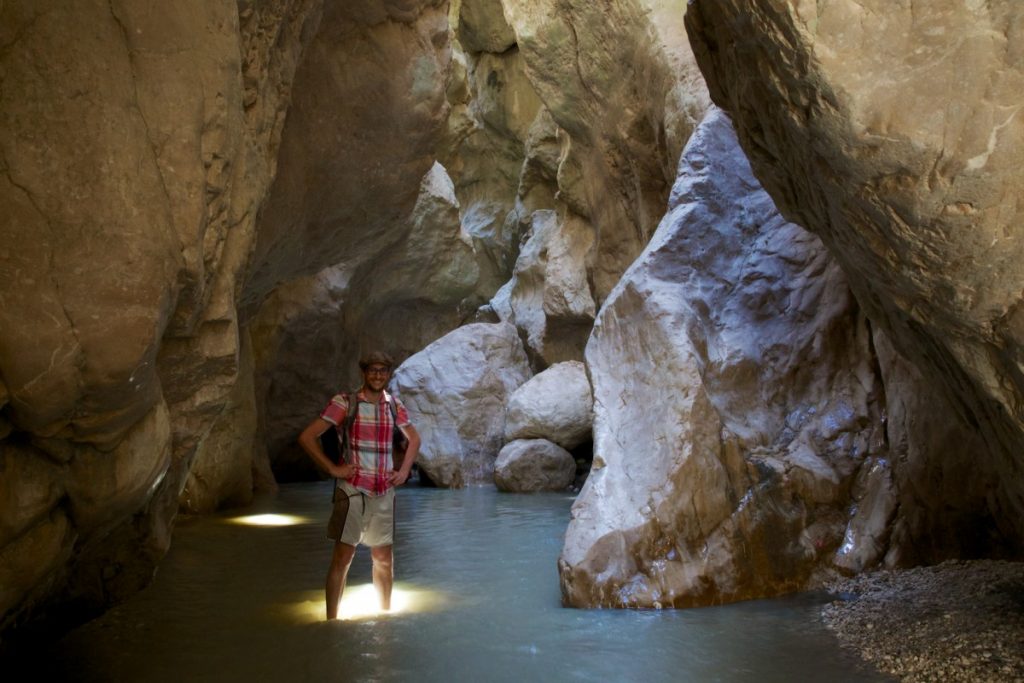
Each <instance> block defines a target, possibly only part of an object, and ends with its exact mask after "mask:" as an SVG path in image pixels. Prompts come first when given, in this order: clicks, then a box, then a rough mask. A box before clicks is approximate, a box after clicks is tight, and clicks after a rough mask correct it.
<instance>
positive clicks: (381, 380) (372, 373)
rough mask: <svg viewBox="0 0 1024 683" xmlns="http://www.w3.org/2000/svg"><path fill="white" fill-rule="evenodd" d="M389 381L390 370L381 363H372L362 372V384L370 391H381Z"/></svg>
mask: <svg viewBox="0 0 1024 683" xmlns="http://www.w3.org/2000/svg"><path fill="white" fill-rule="evenodd" d="M389 379H391V369H390V368H389V367H388V366H386V365H383V364H381V363H374V364H373V365H370V366H369V367H367V368H366V369H365V370H363V382H364V383H365V384H366V386H367V387H368V388H369V389H371V390H372V391H382V390H383V389H384V387H386V386H387V385H388V380H389Z"/></svg>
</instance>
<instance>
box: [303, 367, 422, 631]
mask: <svg viewBox="0 0 1024 683" xmlns="http://www.w3.org/2000/svg"><path fill="white" fill-rule="evenodd" d="M393 366H394V361H393V360H392V358H391V356H389V355H388V354H386V353H382V352H380V351H374V352H372V353H369V354H367V355H365V356H363V358H361V359H360V360H359V369H360V370H362V373H363V386H362V387H361V388H360V389H359V391H358V392H356V393H355V394H354V395H347V394H338V395H337V396H335V397H334V398H332V399H331V402H330V403H329V404H327V407H326V408H324V410H323V412H322V413H320V417H318V418H316V419H315V420H313V421H312V422H310V423H309V426H307V427H306V428H305V429H304V430H303V431H302V434H301V435H299V445H300V446H302V448H303V450H305V451H306V453H308V454H309V456H310V457H311V458H313V461H314V462H315V463H316V464H317V466H319V467H320V469H322V470H323V471H324V472H326V473H327V474H329V475H331V476H332V477H335V478H336V480H337V485H336V487H335V489H334V510H333V512H332V513H331V520H330V522H328V524H327V535H328V537H329V538H331V539H332V540H334V553H333V554H332V556H331V566H330V569H329V570H328V571H327V588H326V593H327V618H328V619H337V618H338V603H339V602H340V601H341V594H342V592H343V591H344V590H345V581H346V579H347V578H348V570H349V567H350V566H351V565H352V558H353V557H355V553H356V546H357V545H359V544H360V543H362V544H363V545H366V546H369V548H370V556H371V557H372V558H373V585H374V586H375V587H376V589H377V595H378V597H379V598H380V606H381V609H383V610H388V609H391V586H392V583H393V581H394V569H393V564H394V563H393V557H394V556H393V553H392V543H393V541H394V519H395V516H394V515H395V487H396V486H401V485H402V484H404V483H405V481H406V479H408V478H409V470H410V469H411V468H412V463H413V461H414V460H415V459H416V453H417V452H418V451H419V447H420V437H419V434H417V432H416V428H415V427H413V426H412V424H411V423H410V422H409V414H408V412H407V411H406V409H405V406H403V405H402V403H401V402H400V401H399V400H398V399H397V398H395V397H394V396H391V395H390V394H389V393H388V392H387V391H385V390H384V388H385V387H386V386H387V385H388V381H389V380H390V379H391V369H392V367H393ZM392 405H393V407H394V413H392ZM350 412H351V414H352V415H353V416H354V419H353V420H349V422H350V423H351V426H350V427H349V430H348V432H349V433H348V444H349V452H348V454H347V458H348V461H347V462H344V463H339V464H337V465H336V464H334V463H333V462H331V460H330V459H329V458H328V457H327V456H326V455H324V451H323V447H322V446H321V445H320V435H321V434H323V433H324V432H325V431H327V430H328V429H331V428H335V427H338V428H340V429H343V428H344V425H345V422H346V419H345V418H346V416H347V415H349V414H350ZM392 415H394V416H395V417H397V420H396V419H395V418H394V417H392ZM396 422H397V426H398V428H399V429H400V430H401V431H402V433H403V434H405V437H406V438H407V439H408V440H409V446H408V449H407V450H406V455H405V459H404V460H403V461H402V465H401V468H399V469H397V470H396V469H395V468H394V463H393V459H392V455H393V454H392V445H391V444H392V435H393V429H394V426H395V423H396ZM339 438H340V434H339Z"/></svg>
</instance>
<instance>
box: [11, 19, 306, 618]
mask: <svg viewBox="0 0 1024 683" xmlns="http://www.w3.org/2000/svg"><path fill="white" fill-rule="evenodd" d="M319 9H320V8H319V2H314V1H306V0H292V1H284V0H281V1H277V2H266V3H250V2H228V1H219V2H181V3H172V4H139V3H131V2H120V1H118V0H114V1H113V2H86V1H83V2H75V3H63V2H5V3H3V5H2V6H0V44H3V45H5V46H7V48H8V49H6V50H4V51H3V53H2V55H0V73H2V74H3V89H2V94H0V126H2V127H3V129H4V131H5V134H4V136H3V141H2V142H0V169H2V171H3V172H2V174H0V176H2V179H0V205H2V206H3V207H4V210H3V211H2V212H0V244H2V245H3V246H2V247H0V262H2V267H0V290H2V291H3V298H2V303H0V329H2V330H3V334H2V335H0V376H2V378H3V379H2V381H0V384H2V386H3V389H2V390H0V411H2V413H3V420H2V421H0V433H2V434H3V436H4V437H5V438H4V440H3V441H2V442H0V461H3V465H0V467H3V468H4V470H5V471H6V472H13V473H15V474H17V475H18V478H19V479H18V481H19V482H20V476H21V474H22V473H29V474H28V475H26V476H31V477H32V481H34V482H35V483H34V484H31V485H29V487H28V488H29V490H30V491H35V492H37V493H32V494H30V498H31V499H32V500H33V501H34V502H33V503H32V505H31V506H30V507H29V511H28V512H27V513H26V512H22V513H19V514H17V515H13V516H12V517H10V518H9V519H10V520H11V521H10V522H8V529H7V531H8V535H7V536H6V539H5V541H4V545H3V546H2V547H0V558H2V559H0V573H2V574H3V576H4V582H3V583H4V592H3V600H2V603H0V612H2V614H3V616H2V618H0V628H7V627H9V626H10V625H12V624H16V623H18V622H19V621H20V620H22V619H23V618H25V617H26V616H27V615H29V614H30V613H36V614H38V613H40V612H41V611H42V607H41V605H45V604H47V603H48V601H50V600H51V598H54V597H55V596H57V601H58V602H62V603H71V602H74V603H75V604H76V605H79V606H81V607H83V608H85V609H86V610H89V609H93V608H99V607H102V606H103V605H104V604H107V603H109V602H110V601H112V600H117V599H119V598H121V597H123V596H125V595H126V594H128V593H129V592H131V591H133V590H135V589H137V588H138V587H139V586H141V585H144V584H145V583H146V582H147V581H148V579H149V577H150V576H151V575H152V571H153V567H154V565H155V562H156V561H157V560H158V559H159V558H160V557H161V556H162V555H163V553H164V551H165V550H166V548H167V544H168V543H169V532H170V527H171V522H172V519H173V516H174V513H175V510H176V508H177V505H178V495H179V493H180V491H181V490H182V488H183V486H184V485H185V481H186V479H187V476H188V471H189V468H190V466H191V465H192V463H193V462H196V461H199V460H202V459H204V458H205V457H206V456H207V454H209V453H212V452H216V453H223V452H224V451H226V450H227V451H231V453H230V454H229V457H230V459H233V460H236V461H238V463H239V464H238V466H237V467H236V466H232V468H231V469H232V472H236V471H240V472H241V474H239V475H238V476H241V477H242V478H245V477H247V476H249V475H250V472H251V469H252V467H253V466H254V462H253V450H252V448H251V443H250V442H249V441H248V439H251V435H246V434H241V435H240V436H241V437H242V438H241V439H239V440H237V441H236V440H235V439H233V438H228V439H225V438H218V437H213V438H211V434H216V433H217V432H218V430H220V432H221V433H224V432H225V431H227V432H230V431H231V430H232V429H234V428H236V427H233V426H230V425H226V424H225V419H224V418H225V411H229V410H232V409H231V407H230V406H231V405H232V401H233V399H232V396H233V392H234V390H235V386H236V383H237V378H238V374H239V371H240V366H239V352H240V351H239V349H240V343H239V331H238V324H237V316H236V313H235V296H236V283H237V282H238V281H239V280H240V279H241V278H242V271H243V269H244V264H245V262H246V259H247V255H248V251H249V249H250V246H251V243H252V239H253V235H254V228H255V224H254V219H255V215H256V213H257V210H258V208H259V204H260V202H261V201H262V199H263V196H264V195H265V193H266V190H267V187H268V186H269V184H270V181H271V179H272V176H273V172H274V162H273V160H274V158H275V156H276V149H277V144H278V140H279V136H280V130H281V124H282V122H283V118H284V111H285V109H286V108H287V105H288V101H289V98H290V93H291V85H292V75H293V73H294V70H295V67H296V64H297V62H298V61H299V59H300V58H301V55H302V52H303V49H304V48H305V46H306V45H307V44H308V38H309V34H310V33H311V32H315V30H316V27H317V26H318V25H319V21H320V11H319ZM84 26H87V27H89V30H82V27H84ZM238 402H244V401H242V400H241V399H239V401H236V403H238ZM227 422H230V423H232V424H234V420H233V419H227ZM218 424H219V425H220V427H218ZM219 457H220V456H219V455H215V456H214V460H216V459H217V458H219ZM26 461H27V462H31V463H32V464H26ZM26 468H27V469H26ZM214 469H215V468H214ZM223 476H224V477H225V478H226V479H225V480H224V481H219V482H214V481H213V479H219V478H220V475H215V474H213V473H212V470H208V474H207V481H208V483H210V484H211V485H213V486H214V487H215V488H219V487H220V486H221V484H224V485H226V486H227V488H232V484H233V482H230V481H227V480H229V479H232V478H233V477H235V476H236V475H235V474H233V473H227V472H225V473H224V475H223ZM40 478H42V479H40ZM44 481H45V482H47V483H45V484H44V483H43V482H44ZM20 488H21V484H20V483H18V482H15V484H14V485H13V486H11V487H8V488H5V491H4V495H6V496H15V502H14V504H13V507H19V504H18V502H17V501H18V500H20V499H21V497H22V496H24V495H26V494H25V493H22V492H20ZM15 491H17V492H15ZM40 491H45V492H46V493H45V495H42V494H40V493H38V492H40ZM212 495H213V496H214V497H216V496H217V495H218V494H212ZM228 495H229V496H231V495H234V494H228ZM250 495H251V488H250ZM204 504H205V503H204ZM4 505H10V503H4Z"/></svg>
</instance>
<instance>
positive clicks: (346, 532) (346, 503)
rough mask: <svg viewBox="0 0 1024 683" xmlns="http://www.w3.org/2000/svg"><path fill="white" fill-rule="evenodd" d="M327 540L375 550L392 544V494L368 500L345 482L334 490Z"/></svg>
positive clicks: (393, 501)
mask: <svg viewBox="0 0 1024 683" xmlns="http://www.w3.org/2000/svg"><path fill="white" fill-rule="evenodd" d="M327 538H329V539H331V540H333V541H341V542H342V543H347V544H348V545H352V546H355V545H359V544H360V543H362V544H363V545H366V546H369V547H371V548H376V547H377V546H382V545H391V544H392V543H394V540H395V490H394V489H393V488H392V489H388V490H387V493H384V494H383V495H380V496H369V495H367V494H365V493H363V492H361V491H360V490H359V489H357V488H356V487H354V486H352V485H351V484H349V483H348V482H347V481H341V482H338V486H337V487H336V488H335V489H334V510H333V511H332V512H331V519H330V521H329V522H327Z"/></svg>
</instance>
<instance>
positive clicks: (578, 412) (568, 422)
mask: <svg viewBox="0 0 1024 683" xmlns="http://www.w3.org/2000/svg"><path fill="white" fill-rule="evenodd" d="M593 409H594V399H593V397H592V396H591V394H590V380H589V379H587V370H586V367H585V366H584V365H583V363H580V362H579V361H567V362H565V363H557V364H555V365H552V366H551V367H550V368H548V369H547V370H545V371H544V372H542V373H540V374H538V375H535V376H534V377H532V378H531V379H530V380H529V381H527V382H526V383H525V384H523V386H521V387H519V388H518V389H516V390H515V392H513V394H512V396H511V398H509V401H508V415H507V417H506V418H505V440H506V441H513V440H515V439H536V438H543V439H547V440H548V441H553V442H555V443H556V444H558V445H559V446H561V447H562V448H575V447H576V446H579V445H580V444H581V443H583V442H585V441H587V440H589V439H590V429H591V426H592V424H593V421H594V417H593Z"/></svg>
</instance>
